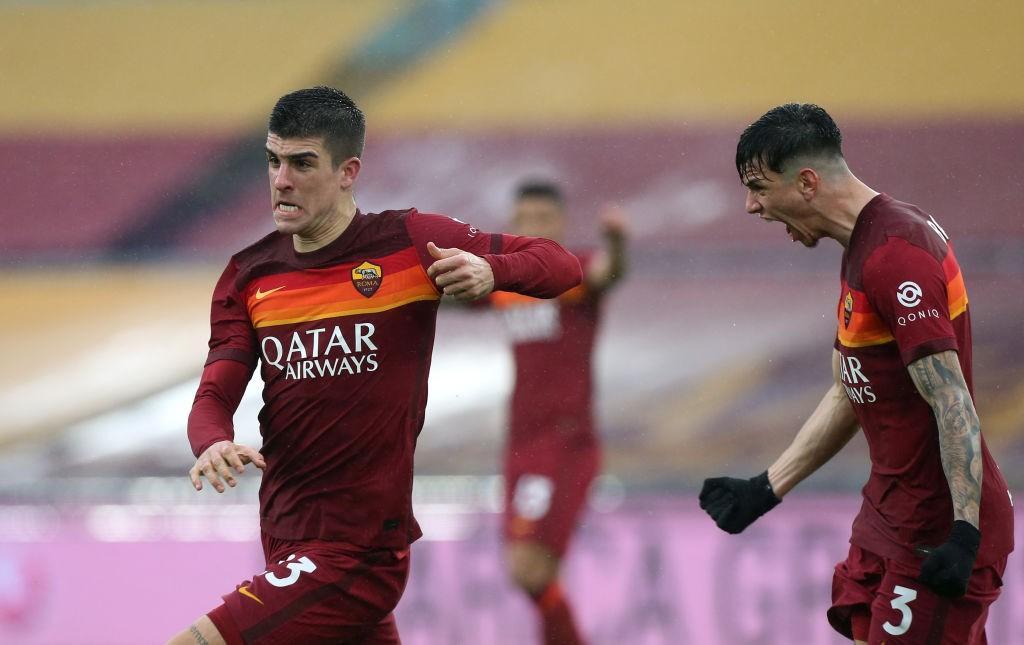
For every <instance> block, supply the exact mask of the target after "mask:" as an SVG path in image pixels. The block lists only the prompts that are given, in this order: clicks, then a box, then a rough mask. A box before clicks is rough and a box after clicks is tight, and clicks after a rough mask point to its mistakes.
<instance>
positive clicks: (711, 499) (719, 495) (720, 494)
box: [700, 488, 729, 509]
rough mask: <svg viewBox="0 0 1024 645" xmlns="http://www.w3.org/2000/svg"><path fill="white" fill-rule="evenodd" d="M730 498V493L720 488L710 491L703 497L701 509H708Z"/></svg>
mask: <svg viewBox="0 0 1024 645" xmlns="http://www.w3.org/2000/svg"><path fill="white" fill-rule="evenodd" d="M728 496H729V495H728V493H726V492H725V491H724V490H722V489H720V488H716V489H714V490H710V491H708V492H707V493H706V494H705V495H704V496H703V497H701V499H700V507H701V508H703V509H707V507H708V506H711V505H712V504H717V503H718V502H720V501H722V500H724V499H725V498H726V497H728Z"/></svg>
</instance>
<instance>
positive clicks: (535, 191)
mask: <svg viewBox="0 0 1024 645" xmlns="http://www.w3.org/2000/svg"><path fill="white" fill-rule="evenodd" d="M531 197H538V198H541V199H550V200H551V201H553V202H555V204H557V205H558V206H559V207H562V206H565V195H564V194H563V193H562V189H561V188H559V186H558V184H556V183H555V182H553V181H550V180H547V179H529V180H527V181H524V182H522V183H521V184H519V185H518V186H516V201H519V200H520V199H527V198H531Z"/></svg>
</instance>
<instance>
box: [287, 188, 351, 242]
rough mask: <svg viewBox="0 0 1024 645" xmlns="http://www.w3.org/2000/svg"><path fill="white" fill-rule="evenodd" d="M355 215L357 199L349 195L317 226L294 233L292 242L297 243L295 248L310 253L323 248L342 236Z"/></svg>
mask: <svg viewBox="0 0 1024 645" xmlns="http://www.w3.org/2000/svg"><path fill="white" fill-rule="evenodd" d="M355 216H356V201H355V199H353V198H352V195H348V196H347V197H346V199H345V200H344V201H342V203H341V204H340V205H339V206H338V207H337V208H336V209H335V210H334V211H333V212H331V213H330V214H329V215H327V216H325V217H324V218H323V219H322V220H321V221H319V222H317V224H316V225H315V226H312V227H310V229H309V230H306V231H303V232H302V233H296V234H295V235H292V244H293V245H295V250H296V251H298V252H299V253H309V252H310V251H316V250H317V249H322V248H323V247H325V246H327V245H328V244H330V243H331V242H333V241H334V240H336V239H338V238H339V237H341V234H342V233H344V232H345V229H347V228H348V225H349V224H351V223H352V218H354V217H355Z"/></svg>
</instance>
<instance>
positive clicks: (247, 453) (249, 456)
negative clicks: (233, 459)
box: [239, 446, 267, 470]
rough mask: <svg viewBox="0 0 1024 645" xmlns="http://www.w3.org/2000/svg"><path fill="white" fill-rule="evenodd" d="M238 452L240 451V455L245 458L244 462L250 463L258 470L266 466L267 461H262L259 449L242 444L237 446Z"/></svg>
mask: <svg viewBox="0 0 1024 645" xmlns="http://www.w3.org/2000/svg"><path fill="white" fill-rule="evenodd" d="M239 452H241V453H242V457H243V458H245V460H246V463H252V464H253V465H255V466H256V467H257V468H259V469H260V470H263V469H264V468H266V467H267V462H266V461H264V459H263V455H261V454H260V453H259V451H257V450H255V449H253V448H250V447H249V446H242V447H240V448H239Z"/></svg>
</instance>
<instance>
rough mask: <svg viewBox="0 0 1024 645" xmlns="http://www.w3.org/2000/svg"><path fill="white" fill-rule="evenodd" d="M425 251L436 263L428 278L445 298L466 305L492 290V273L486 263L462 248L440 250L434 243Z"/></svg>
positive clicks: (429, 270)
mask: <svg viewBox="0 0 1024 645" xmlns="http://www.w3.org/2000/svg"><path fill="white" fill-rule="evenodd" d="M427 251H429V252H430V255H431V256H432V257H433V258H434V259H435V260H437V261H436V262H434V263H433V264H431V265H430V267H429V268H428V269H427V275H428V276H430V278H431V279H432V280H433V281H434V284H436V285H437V288H438V289H441V291H442V292H443V293H444V295H446V296H452V297H453V298H455V299H456V300H458V301H461V302H468V301H470V300H476V299H477V298H482V297H484V296H486V295H487V294H489V293H490V292H492V291H494V271H493V270H491V265H490V263H489V262H487V260H485V259H483V258H482V257H480V256H479V255H473V254H472V253H470V252H468V251H463V250H461V249H442V248H441V247H439V246H437V245H436V244H434V243H433V242H428V243H427Z"/></svg>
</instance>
